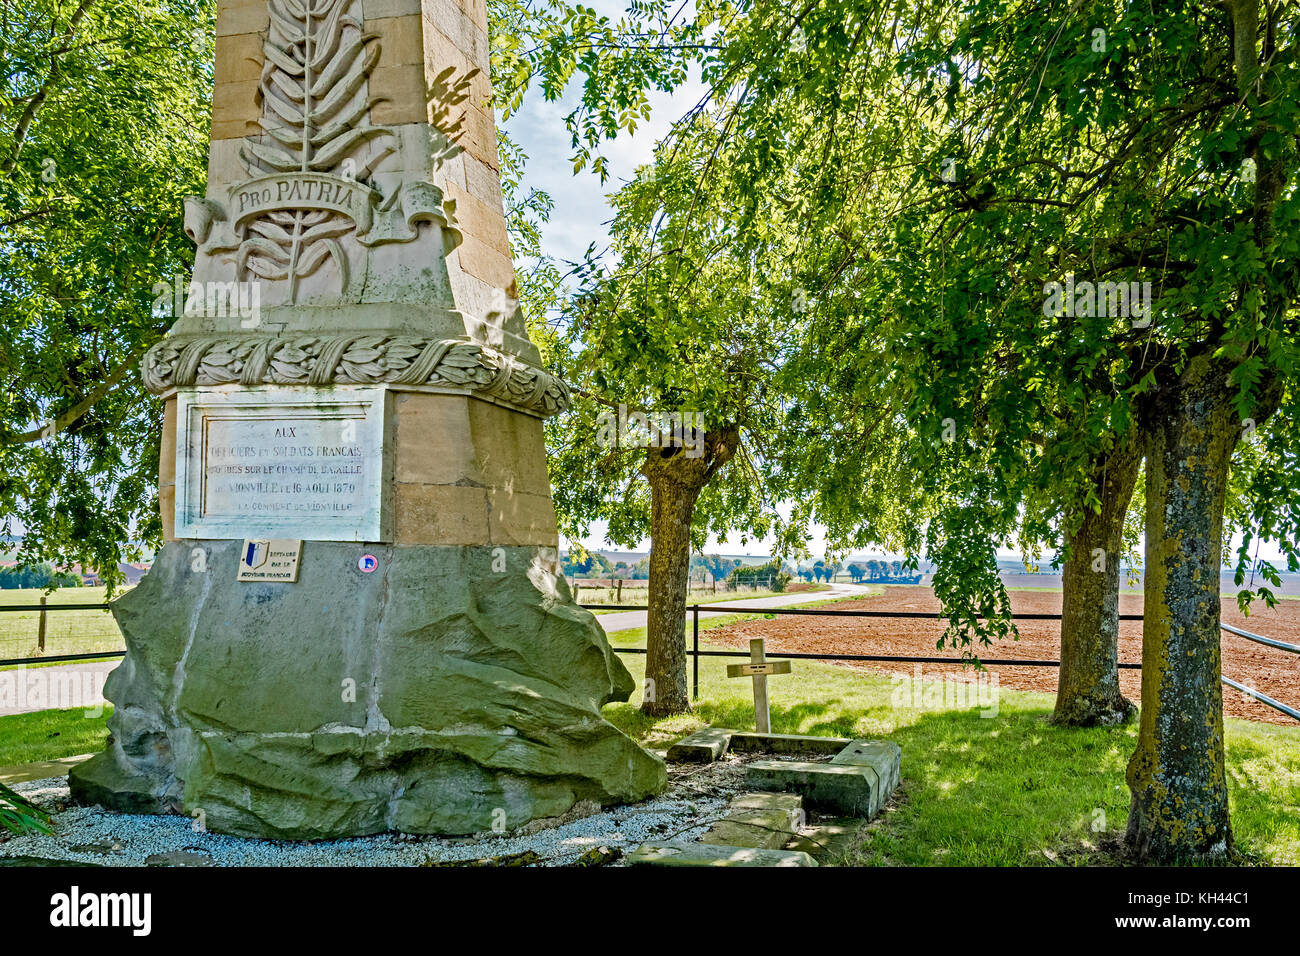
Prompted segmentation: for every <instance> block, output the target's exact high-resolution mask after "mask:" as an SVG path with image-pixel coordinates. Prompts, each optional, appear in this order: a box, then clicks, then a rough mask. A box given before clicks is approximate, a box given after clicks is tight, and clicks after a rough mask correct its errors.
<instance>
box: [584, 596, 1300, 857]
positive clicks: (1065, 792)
mask: <svg viewBox="0 0 1300 956" xmlns="http://www.w3.org/2000/svg"><path fill="white" fill-rule="evenodd" d="M707 623H708V624H710V625H713V626H717V625H716V624H714V622H713V621H708V622H707ZM700 626H701V628H704V627H705V626H706V622H705V621H701V622H700ZM611 643H613V644H614V645H615V647H626V646H634V645H638V644H639V645H643V644H644V631H631V632H620V633H617V634H614V635H611ZM621 657H622V660H623V661H624V663H625V664H626V665H627V666H628V669H629V670H630V671H632V674H633V676H634V677H635V678H636V679H637V683H638V686H639V685H640V682H641V678H642V675H643V674H644V666H645V659H644V657H642V656H641V655H630V654H624V655H621ZM725 666H726V659H725V658H704V659H702V660H701V662H700V677H701V681H700V684H701V699H700V700H699V701H698V702H697V703H696V705H695V712H694V714H692V715H689V716H683V717H672V718H663V719H657V720H656V719H651V718H648V717H646V716H645V715H643V714H642V713H641V712H640V711H639V710H638V709H637V706H636V703H635V702H633V703H629V704H611V705H610V706H608V707H606V708H605V716H606V717H608V718H609V719H610V720H611V721H613V722H614V723H615V724H617V725H618V726H619V727H621V728H622V729H623V730H624V731H625V732H627V733H628V734H630V735H631V736H633V737H635V738H637V739H638V740H640V741H642V742H643V743H645V744H646V745H648V746H656V747H662V746H666V745H667V744H668V743H669V742H671V741H672V740H675V739H677V738H678V737H681V736H682V735H684V734H686V733H689V732H691V731H692V730H695V729H697V728H699V727H701V726H703V725H705V724H712V725H716V726H723V727H738V728H744V727H753V726H754V706H753V697H752V689H751V686H750V682H749V681H747V680H732V679H728V678H726V676H725ZM950 670H953V669H950V668H944V669H943V673H947V672H949V671H950ZM908 672H909V673H910V669H909V671H908ZM922 683H923V686H925V685H929V686H931V687H933V686H934V685H933V684H931V683H930V682H929V681H923V682H922ZM768 693H769V695H770V698H771V708H772V728H773V730H775V731H776V732H778V733H797V734H819V735H824V736H839V737H885V738H888V739H890V740H893V741H894V742H896V743H897V744H898V745H899V747H901V748H902V751H903V766H902V777H903V783H902V786H901V789H900V796H899V799H898V802H897V805H896V807H895V808H894V809H892V810H891V811H889V812H888V813H886V814H885V815H884V817H883V818H882V820H881V821H880V822H879V823H878V824H877V825H874V826H873V827H872V828H871V829H870V831H869V833H870V836H869V839H868V840H867V842H866V844H865V845H864V846H863V847H862V849H861V851H860V854H859V856H858V861H859V862H861V863H866V864H881V865H889V864H895V865H897V864H901V865H911V866H924V865H951V866H986V865H1018V866H1024V865H1051V859H1049V857H1048V856H1047V855H1046V854H1045V852H1044V851H1046V853H1051V854H1053V855H1055V856H1057V858H1061V855H1062V854H1064V855H1065V856H1066V857H1067V858H1070V859H1074V860H1076V861H1080V862H1087V861H1088V860H1089V858H1090V854H1091V847H1093V846H1095V845H1097V844H1098V842H1099V840H1100V838H1102V837H1105V836H1108V835H1109V836H1114V835H1117V834H1118V835H1122V834H1123V830H1124V826H1125V823H1126V821H1127V818H1128V805H1129V792H1128V787H1127V785H1126V784H1125V782H1124V768H1125V766H1126V764H1127V763H1128V759H1129V756H1130V755H1131V754H1132V753H1133V749H1134V746H1135V742H1136V735H1137V730H1136V727H1135V726H1134V725H1130V726H1127V727H1119V728H1097V729H1090V730H1067V729H1061V728H1057V727H1053V726H1052V725H1050V724H1049V723H1048V722H1047V718H1048V717H1049V716H1050V714H1051V710H1052V704H1053V700H1054V698H1053V696H1052V695H1050V694H1036V693H1027V692H1020V691H1002V692H1001V693H1000V695H999V697H998V708H997V715H996V716H994V717H981V716H980V711H981V708H980V707H972V708H970V709H967V710H956V709H953V710H931V709H918V708H915V707H913V706H911V704H912V703H913V701H914V696H913V694H912V693H911V680H910V678H907V679H898V680H895V679H891V678H890V677H887V676H884V675H879V674H869V673H866V672H862V671H855V670H852V669H850V668H847V667H841V666H836V665H832V664H819V663H815V662H811V661H795V662H794V673H793V674H790V675H788V676H781V677H774V678H772V679H770V680H769V681H768ZM896 695H897V696H898V697H901V698H902V699H901V700H897V701H896V700H895V697H896ZM635 696H636V695H634V698H635ZM921 699H922V700H924V697H922V698H921ZM896 704H897V705H896ZM1226 725H1227V762H1228V774H1229V779H1230V791H1229V793H1230V800H1231V805H1232V818H1233V826H1234V829H1235V834H1236V839H1237V844H1238V847H1239V848H1240V849H1241V850H1243V851H1244V852H1245V853H1246V854H1247V855H1248V856H1251V857H1254V858H1257V859H1260V860H1263V861H1267V862H1270V863H1273V864H1279V865H1291V866H1294V865H1297V864H1300V728H1290V727H1278V726H1274V725H1271V724H1258V723H1252V722H1249V721H1241V720H1228V721H1227V722H1226ZM1095 826H1102V827H1104V829H1103V830H1101V831H1100V832H1098V831H1096V830H1094V827H1095ZM1076 854H1078V855H1077V856H1076ZM1092 860H1093V862H1104V859H1100V858H1097V857H1095V856H1093V857H1092Z"/></svg>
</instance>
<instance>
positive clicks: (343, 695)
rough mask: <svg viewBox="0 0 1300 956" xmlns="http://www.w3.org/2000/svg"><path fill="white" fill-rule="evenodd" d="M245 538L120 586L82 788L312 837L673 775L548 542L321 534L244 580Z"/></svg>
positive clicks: (543, 812)
mask: <svg viewBox="0 0 1300 956" xmlns="http://www.w3.org/2000/svg"><path fill="white" fill-rule="evenodd" d="M239 547H240V542H238V541H174V542H171V543H169V544H168V545H167V546H166V547H164V548H163V550H162V551H161V552H160V553H159V555H158V557H157V560H156V562H155V563H154V566H153V569H152V570H151V571H150V572H149V574H148V575H146V576H145V578H144V580H143V581H142V582H141V583H140V585H139V586H138V587H137V588H135V589H134V590H133V591H130V592H128V593H127V594H126V595H124V596H123V597H122V598H120V599H119V600H118V601H117V602H115V604H114V615H115V616H116V618H117V620H118V623H119V624H120V625H121V627H122V631H123V633H124V635H125V636H126V645H127V656H126V658H125V660H124V661H123V663H122V665H121V666H120V667H119V668H118V669H117V670H115V671H114V672H113V673H112V675H111V676H110V677H109V679H108V683H107V685H106V687H105V695H106V696H107V697H108V699H109V700H111V701H112V702H113V704H114V705H115V710H114V713H113V716H112V717H111V718H110V720H109V729H110V731H111V733H112V736H111V738H110V740H109V745H108V749H107V750H106V751H105V752H104V753H102V754H99V755H98V756H96V757H95V758H93V759H92V760H89V761H87V762H86V763H84V764H81V765H80V766H78V767H77V768H76V769H75V770H73V771H72V773H71V774H70V775H69V782H70V784H71V788H72V792H73V795H74V796H76V797H77V798H78V799H81V800H83V801H85V802H93V803H99V804H102V805H104V806H106V807H109V808H110V809H117V810H122V811H125V812H160V811H175V812H181V813H185V814H189V815H193V816H195V817H196V818H198V819H200V820H201V822H202V824H203V825H204V826H205V827H206V828H207V829H209V830H212V831H214V832H218V833H231V834H235V835H239V836H249V837H263V838H278V839H320V838H330V837H343V836H360V835H365V834H372V833H380V832H384V831H388V830H394V831H401V832H409V833H436V834H469V833H475V832H483V831H488V830H493V829H497V830H500V829H502V828H505V829H507V830H514V829H516V828H518V827H521V826H523V825H525V824H527V823H528V822H529V821H530V820H535V819H541V818H548V817H558V816H560V815H562V814H564V813H565V812H566V811H568V810H569V809H570V808H572V807H573V806H574V805H575V804H577V803H578V802H579V801H584V800H585V801H592V802H595V803H598V804H601V805H611V804H618V803H630V802H635V801H638V800H642V799H644V798H646V797H648V796H651V795H653V794H655V793H657V792H659V791H660V790H662V789H663V788H664V787H665V785H666V783H667V776H666V772H665V768H664V765H663V762H662V761H660V760H659V759H657V758H655V757H654V756H652V755H650V754H649V753H647V752H646V751H644V750H642V749H641V748H640V747H639V746H637V745H636V744H635V743H634V742H633V741H632V740H630V739H629V738H628V737H626V736H625V735H624V734H622V733H621V732H620V731H619V730H618V729H617V728H616V727H614V726H613V725H612V724H610V723H608V722H607V721H605V720H604V719H603V718H602V717H601V714H600V708H601V706H602V705H603V704H606V703H609V702H610V701H614V700H627V699H628V697H629V695H630V694H631V692H632V690H633V686H634V685H633V681H632V678H631V676H630V675H629V674H628V672H627V670H626V668H624V666H623V665H622V663H620V662H619V661H618V659H617V658H616V657H615V656H614V654H613V652H612V651H611V650H610V648H609V645H608V643H607V642H606V640H605V636H604V632H603V631H602V630H601V628H600V626H599V624H597V622H596V619H595V618H594V617H593V616H592V615H591V614H590V613H589V612H587V611H585V610H583V609H581V608H579V607H578V606H577V605H576V604H574V603H573V600H572V597H571V596H570V593H569V590H568V585H567V584H566V583H565V581H564V579H563V578H562V577H557V576H556V575H555V574H554V573H553V571H552V570H551V565H550V561H551V560H553V556H554V552H550V554H544V553H543V552H542V551H541V550H540V549H537V548H488V547H481V548H475V547H434V546H419V547H416V546H411V547H396V548H393V547H381V546H377V545H357V544H347V543H339V542H317V541H308V542H305V543H304V545H303V552H302V566H301V570H300V574H299V580H298V583H296V584H281V583H270V584H250V583H243V584H241V583H238V582H237V581H236V580H235V574H236V565H237V561H238V550H239ZM200 550H201V551H202V557H200V555H199V552H200ZM366 553H369V554H373V555H375V556H376V557H377V558H378V559H379V567H378V569H377V570H376V571H374V572H373V573H370V574H365V573H362V572H361V571H360V570H359V569H358V567H357V561H358V558H359V557H360V556H361V555H362V554H366Z"/></svg>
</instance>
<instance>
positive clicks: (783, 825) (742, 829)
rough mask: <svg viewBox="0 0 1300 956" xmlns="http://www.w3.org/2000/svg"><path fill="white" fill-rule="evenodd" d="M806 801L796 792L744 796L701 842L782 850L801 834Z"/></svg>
mask: <svg viewBox="0 0 1300 956" xmlns="http://www.w3.org/2000/svg"><path fill="white" fill-rule="evenodd" d="M802 821H803V799H802V798H801V797H800V796H799V795H798V794H794V793H743V794H740V795H738V796H736V797H734V798H733V799H732V801H731V805H730V806H729V807H728V812H727V815H726V816H725V817H724V818H723V819H721V820H719V821H718V822H717V823H715V824H713V826H711V827H710V828H709V830H708V832H706V833H705V834H704V835H703V836H702V837H700V842H701V843H713V844H717V845H720V846H748V847H758V848H761V849H765V850H779V849H781V848H782V847H784V846H785V845H786V843H787V842H789V840H790V839H791V838H792V837H793V836H794V835H795V834H796V833H797V832H798V829H799V824H800V823H801V822H802Z"/></svg>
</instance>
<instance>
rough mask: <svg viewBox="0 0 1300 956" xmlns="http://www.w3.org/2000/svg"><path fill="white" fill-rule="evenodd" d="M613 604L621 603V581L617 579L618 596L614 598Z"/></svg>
mask: <svg viewBox="0 0 1300 956" xmlns="http://www.w3.org/2000/svg"><path fill="white" fill-rule="evenodd" d="M614 603H615V604H622V603H623V579H622V578H619V579H618V596H617V597H615V598H614Z"/></svg>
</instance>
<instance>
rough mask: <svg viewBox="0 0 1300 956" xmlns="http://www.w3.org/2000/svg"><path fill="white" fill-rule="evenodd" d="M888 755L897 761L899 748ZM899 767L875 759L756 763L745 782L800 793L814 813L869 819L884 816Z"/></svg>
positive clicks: (885, 753) (884, 756) (748, 769)
mask: <svg viewBox="0 0 1300 956" xmlns="http://www.w3.org/2000/svg"><path fill="white" fill-rule="evenodd" d="M888 754H889V752H888V751H882V752H881V759H884V760H889V759H892V760H893V761H897V759H898V748H897V747H896V746H895V747H894V749H893V751H892V757H890V756H889V755H888ZM896 766H897V765H896V763H895V769H893V770H891V769H890V768H889V767H888V766H882V765H880V761H879V760H874V759H873V762H871V763H864V764H861V765H857V764H850V763H834V762H831V763H809V762H804V761H782V760H756V761H754V762H753V763H751V764H749V766H747V767H746V768H745V778H746V781H747V782H748V783H749V785H750V786H753V787H755V788H757V789H759V790H783V791H790V792H793V793H797V794H799V795H800V796H802V797H803V799H804V806H806V807H809V808H811V809H815V810H823V811H826V812H830V813H838V814H842V815H846V816H860V817H866V818H868V819H869V818H871V817H874V816H875V815H876V814H877V813H879V812H880V810H881V808H882V807H883V806H884V805H885V801H886V800H888V799H889V795H890V794H891V793H893V790H894V787H896V786H897V783H898V771H897V769H896Z"/></svg>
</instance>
